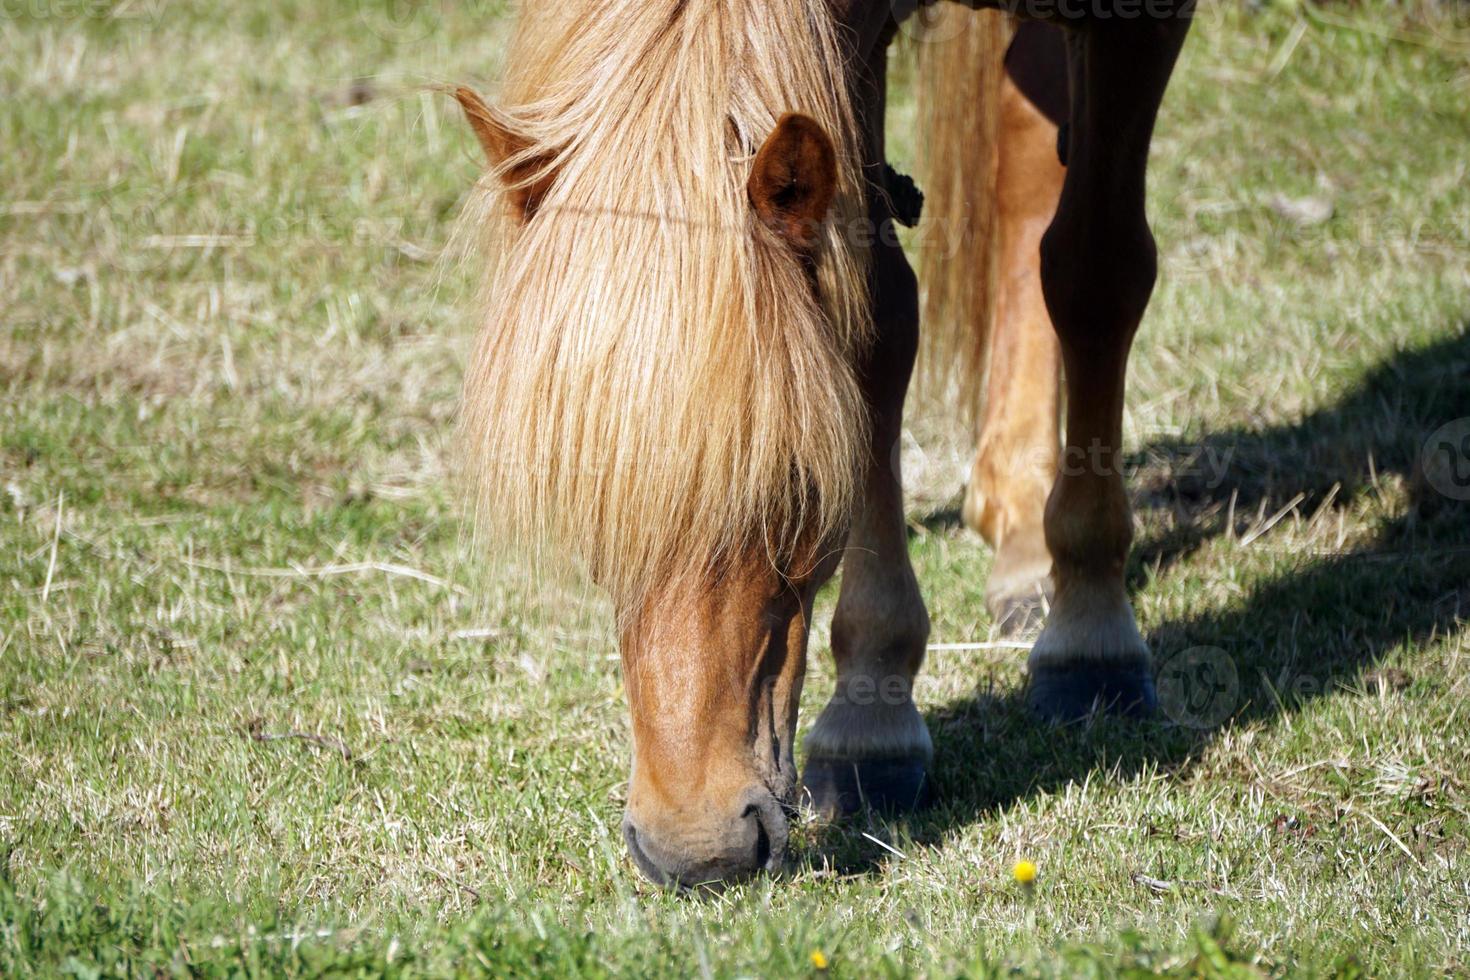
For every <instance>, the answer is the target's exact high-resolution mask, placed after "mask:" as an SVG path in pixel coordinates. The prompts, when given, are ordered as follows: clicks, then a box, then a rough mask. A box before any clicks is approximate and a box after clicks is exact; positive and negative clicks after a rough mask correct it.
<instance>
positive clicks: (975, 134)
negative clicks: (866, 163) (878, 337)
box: [918, 4, 1013, 424]
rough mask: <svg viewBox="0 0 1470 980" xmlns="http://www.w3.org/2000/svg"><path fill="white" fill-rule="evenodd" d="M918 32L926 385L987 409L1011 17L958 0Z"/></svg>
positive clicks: (972, 418) (971, 410)
mask: <svg viewBox="0 0 1470 980" xmlns="http://www.w3.org/2000/svg"><path fill="white" fill-rule="evenodd" d="M926 16H928V18H929V20H928V22H927V24H925V25H924V28H923V32H922V33H921V34H920V35H919V37H918V42H919V43H918V48H919V56H918V108H919V122H920V131H919V140H918V144H919V148H920V153H919V169H920V186H921V187H922V188H923V190H924V217H923V222H922V223H921V225H920V227H919V236H920V241H921V243H922V248H921V250H920V258H919V281H920V283H921V284H922V287H923V290H924V293H923V296H924V298H923V316H922V320H921V322H922V324H923V329H922V331H921V337H922V341H921V345H922V346H921V361H920V363H921V368H920V378H919V380H920V386H921V389H922V390H924V391H925V392H927V393H928V394H930V395H932V396H936V397H937V398H940V399H942V402H941V403H942V404H946V406H949V405H952V404H953V402H952V400H951V399H952V398H954V397H956V396H957V397H958V398H959V400H960V404H961V412H962V414H963V416H964V417H965V418H966V419H967V420H968V421H969V422H971V423H972V424H974V423H975V422H977V420H978V419H979V418H980V409H981V405H982V399H983V397H984V391H985V375H986V364H987V357H988V352H989V346H990V335H991V325H992V322H993V320H994V313H995V295H996V289H997V283H996V252H997V251H998V248H997V242H998V234H997V231H998V228H999V221H998V214H997V206H996V161H997V158H998V157H997V152H996V144H997V137H998V134H999V129H1000V96H1001V82H1002V80H1003V77H1004V72H1005V64H1004V62H1005V52H1006V47H1007V46H1008V45H1009V44H1010V39H1011V34H1012V32H1013V22H1012V20H1011V19H1010V18H1009V17H1008V16H1006V15H1004V14H1002V13H1000V12H998V11H993V10H978V11H977V10H969V9H966V8H964V7H962V6H960V5H959V4H940V5H937V6H936V7H933V8H930V10H929V12H928V14H927V15H926Z"/></svg>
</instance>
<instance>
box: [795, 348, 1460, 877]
mask: <svg viewBox="0 0 1470 980" xmlns="http://www.w3.org/2000/svg"><path fill="white" fill-rule="evenodd" d="M1458 419H1466V420H1467V421H1466V422H1464V423H1461V424H1460V425H1459V426H1458V427H1454V426H1453V425H1452V427H1451V428H1450V429H1448V430H1445V429H1442V428H1441V427H1442V426H1444V425H1445V424H1446V423H1453V422H1454V420H1458ZM1432 433H1434V434H1435V435H1434V437H1433V438H1432V439H1431V434H1432ZM1426 444H1428V447H1429V450H1430V455H1427V456H1421V453H1424V452H1425V450H1426ZM1434 454H1440V455H1438V456H1436V455H1434ZM1421 459H1423V460H1427V461H1428V462H1426V463H1423V464H1421ZM1201 460H1205V461H1209V460H1217V461H1218V460H1225V461H1228V465H1226V466H1224V467H1223V469H1222V468H1220V467H1218V466H1215V467H1211V466H1209V465H1200V464H1201ZM1129 469H1130V485H1131V487H1132V489H1133V492H1134V494H1135V507H1136V509H1137V511H1138V513H1139V515H1140V525H1141V526H1142V528H1143V533H1142V534H1141V535H1140V540H1139V541H1138V542H1137V544H1136V547H1135V549H1134V553H1133V557H1132V559H1131V563H1130V575H1129V580H1130V585H1131V587H1132V588H1134V589H1138V588H1140V587H1144V586H1145V583H1146V582H1147V581H1148V580H1149V579H1151V578H1157V577H1160V576H1165V575H1168V574H1169V573H1170V572H1171V570H1173V567H1174V566H1175V565H1176V564H1178V563H1179V561H1180V560H1181V559H1183V558H1185V557H1187V556H1188V555H1191V554H1193V553H1195V552H1197V551H1199V550H1201V549H1203V548H1206V547H1208V548H1212V549H1215V548H1218V549H1223V551H1222V554H1221V555H1220V557H1219V559H1218V561H1221V562H1226V563H1228V562H1231V561H1233V560H1234V559H1233V558H1232V553H1231V551H1230V549H1242V550H1243V549H1246V548H1252V549H1256V548H1268V549H1273V550H1271V551H1269V552H1268V559H1267V562H1266V564H1267V565H1268V566H1269V567H1270V569H1271V570H1270V571H1268V572H1267V573H1266V577H1265V579H1264V581H1261V582H1260V583H1259V584H1255V585H1252V586H1249V590H1248V592H1247V594H1245V595H1244V596H1243V597H1237V598H1234V599H1231V598H1229V597H1228V596H1227V597H1226V598H1223V599H1222V598H1221V597H1220V596H1219V595H1218V594H1211V595H1210V596H1209V597H1208V598H1202V599H1201V600H1199V603H1200V606H1201V608H1200V610H1199V612H1198V613H1192V614H1188V615H1185V616H1182V617H1179V618H1175V619H1171V620H1168V621H1165V622H1163V623H1160V624H1158V625H1156V626H1155V627H1154V628H1153V629H1152V630H1151V631H1150V632H1149V635H1148V640H1149V644H1150V647H1151V649H1152V650H1153V652H1154V656H1155V663H1156V666H1157V669H1158V671H1159V673H1158V677H1159V685H1160V700H1161V702H1162V703H1163V705H1164V708H1165V711H1164V713H1163V714H1164V717H1161V718H1160V719H1159V720H1158V721H1152V722H1146V723H1136V722H1126V721H1121V720H1117V719H1112V718H1094V719H1091V720H1089V721H1086V722H1082V723H1079V724H1076V725H1071V726H1064V727H1061V728H1056V727H1049V726H1047V725H1044V724H1043V723H1041V722H1039V721H1037V720H1035V719H1034V718H1033V717H1032V716H1030V715H1029V714H1028V712H1027V710H1026V708H1025V705H1024V703H1023V692H1022V691H1021V690H1020V689H1019V688H1018V687H1017V686H1016V685H1015V684H1014V683H1013V680H1012V679H1011V678H1013V677H1014V674H1013V672H1010V671H1007V672H1006V673H1007V675H1008V676H1007V679H1006V680H1005V681H1003V682H1002V681H1001V680H1000V679H999V678H998V677H997V676H996V674H995V672H994V670H992V671H991V672H989V673H987V674H986V675H984V676H982V677H980V678H978V682H977V684H976V686H975V688H974V689H973V690H972V691H971V693H970V694H968V695H967V696H965V697H962V698H959V699H956V700H953V701H951V702H949V703H946V704H942V705H938V706H936V707H933V708H930V709H929V710H928V711H927V712H926V718H925V720H926V721H927V722H928V725H929V730H930V732H931V734H932V735H933V738H934V744H935V763H934V769H933V772H932V776H931V779H932V786H931V789H932V793H933V800H934V802H933V804H932V805H931V806H930V807H929V808H927V809H926V810H924V811H921V812H920V813H919V814H917V815H915V816H913V817H911V818H909V819H908V822H907V827H906V832H907V834H908V836H909V837H910V838H911V839H912V840H914V841H915V842H916V843H919V844H921V845H923V844H938V843H940V842H942V841H943V840H945V839H946V838H948V837H950V836H951V835H952V834H953V833H955V832H956V831H958V830H960V829H962V828H964V827H966V826H968V825H970V824H973V823H975V822H977V821H979V820H982V819H985V818H987V817H988V816H990V815H992V814H994V813H996V812H998V811H1000V810H1002V809H1004V808H1005V807H1007V806H1008V805H1010V804H1011V803H1013V802H1016V801H1018V800H1020V799H1024V798H1026V797H1029V796H1031V795H1034V794H1037V793H1042V792H1046V793H1049V792H1052V791H1054V790H1057V789H1059V788H1061V787H1063V786H1065V785H1067V784H1069V783H1074V782H1081V781H1084V780H1086V779H1088V778H1090V777H1098V778H1108V779H1117V778H1124V779H1126V778H1129V777H1130V776H1134V775H1137V774H1139V773H1142V772H1145V771H1149V770H1156V771H1158V772H1162V773H1176V774H1177V773H1182V772H1186V771H1187V770H1188V769H1189V768H1190V767H1191V766H1192V765H1193V764H1194V763H1195V762H1196V761H1197V760H1198V759H1199V758H1200V756H1201V753H1202V752H1203V750H1204V749H1205V748H1206V747H1207V746H1208V745H1209V744H1210V742H1211V741H1212V740H1213V739H1214V738H1215V737H1216V735H1217V734H1218V732H1219V731H1220V728H1221V727H1222V726H1224V725H1237V726H1238V725H1246V726H1248V725H1254V724H1260V723H1268V724H1269V723H1271V722H1272V721H1274V720H1275V719H1277V718H1278V717H1281V716H1289V715H1290V714H1292V713H1293V712H1295V711H1297V710H1298V709H1299V708H1301V707H1302V706H1304V705H1306V704H1308V703H1310V702H1311V701H1313V700H1314V699H1316V698H1322V697H1358V696H1364V695H1365V694H1366V693H1371V692H1373V691H1375V690H1376V689H1377V688H1379V687H1380V686H1384V685H1386V686H1389V687H1391V688H1394V689H1405V696H1407V697H1411V698H1412V697H1414V696H1415V695H1416V693H1424V692H1425V691H1427V690H1429V689H1432V687H1433V686H1435V685H1440V684H1446V683H1451V681H1450V680H1449V679H1447V678H1443V677H1414V676H1412V675H1410V674H1408V673H1406V672H1405V671H1403V670H1401V669H1399V668H1397V667H1394V666H1392V665H1391V664H1390V663H1389V661H1392V660H1393V659H1394V656H1393V654H1394V652H1395V651H1396V650H1398V649H1400V648H1403V647H1406V646H1408V647H1413V646H1417V645H1420V644H1423V643H1426V642H1429V641H1431V640H1432V639H1433V638H1434V637H1436V636H1441V635H1444V634H1445V633H1446V632H1453V631H1456V630H1458V629H1461V628H1463V626H1464V624H1465V622H1466V619H1467V618H1470V503H1466V502H1465V501H1466V499H1467V498H1470V327H1467V326H1461V327H1460V329H1459V330H1458V332H1457V333H1455V334H1454V335H1453V336H1450V337H1448V338H1446V339H1444V340H1440V341H1438V342H1435V343H1433V344H1431V345H1429V346H1427V347H1423V348H1418V349H1414V350H1409V351H1403V352H1400V353H1397V354H1395V355H1394V356H1392V357H1390V358H1389V359H1387V360H1386V361H1384V362H1383V363H1381V364H1380V365H1379V366H1378V367H1376V368H1375V369H1373V370H1372V371H1371V372H1370V373H1369V374H1368V375H1367V376H1366V377H1365V378H1364V379H1363V382H1362V383H1361V384H1360V385H1358V386H1357V387H1355V388H1353V389H1352V390H1351V391H1349V392H1347V393H1346V394H1345V395H1344V396H1343V397H1341V398H1340V399H1338V400H1337V401H1336V402H1335V403H1334V404H1332V405H1330V406H1329V407H1327V408H1324V409H1322V410H1320V411H1316V412H1313V413H1311V414H1309V415H1307V416H1306V417H1304V418H1302V419H1301V420H1300V421H1299V422H1295V423H1292V424H1287V425H1280V426H1273V427H1269V428H1264V429H1260V430H1254V429H1248V428H1237V429H1230V430H1226V431H1223V432H1219V433H1215V434H1211V435H1209V436H1207V437H1205V438H1204V439H1203V440H1202V441H1199V442H1192V443H1191V442H1183V441H1159V442H1155V443H1153V444H1150V445H1147V446H1145V447H1143V448H1142V449H1141V450H1139V451H1138V452H1137V453H1135V454H1133V455H1132V457H1131V459H1130V465H1129ZM1426 471H1427V472H1426ZM1446 489H1448V493H1446V492H1445V490H1446ZM1405 491H1406V492H1405ZM1405 497H1407V500H1408V504H1407V506H1405V505H1404V500H1405ZM1284 510H1289V513H1287V514H1283V515H1282V516H1281V517H1280V518H1279V519H1280V520H1282V521H1292V520H1302V521H1314V522H1317V523H1314V524H1312V525H1311V527H1312V529H1313V533H1312V534H1311V536H1310V539H1311V540H1312V541H1313V542H1314V546H1313V547H1312V548H1311V549H1310V550H1308V551H1306V552H1302V551H1296V552H1293V551H1290V550H1287V549H1284V548H1273V546H1272V545H1271V544H1270V540H1271V539H1270V535H1269V531H1267V532H1265V533H1257V532H1259V531H1260V530H1261V529H1262V528H1268V527H1269V526H1271V520H1272V518H1273V517H1277V515H1279V514H1282V512H1283V511H1284ZM1344 510H1349V511H1351V513H1352V514H1353V515H1354V519H1353V521H1351V522H1347V523H1344V524H1340V523H1339V517H1340V516H1341V515H1342V512H1343V511H1344ZM1292 515H1299V516H1292ZM1365 520H1366V521H1367V522H1368V523H1369V524H1370V525H1371V531H1369V532H1367V533H1356V534H1352V535H1349V536H1345V537H1340V534H1341V532H1340V531H1339V530H1338V529H1339V528H1340V527H1348V526H1350V525H1351V526H1356V527H1361V525H1362V523H1363V522H1364V521H1365ZM1253 536H1254V538H1255V540H1254V541H1253V540H1252V538H1253ZM1298 537H1299V536H1298ZM1316 542H1320V543H1321V546H1320V547H1318V546H1317V545H1316V544H1315V543H1316ZM1249 557H1250V561H1251V562H1252V567H1253V568H1259V567H1260V565H1261V559H1260V558H1258V557H1257V556H1255V555H1252V556H1249ZM862 819H863V818H861V817H860V818H858V820H859V821H860V822H861V821H862ZM867 829H869V830H872V829H875V828H874V827H868V828H867ZM818 846H819V848H820V849H821V850H822V852H823V853H824V854H825V856H826V858H827V860H828V861H829V862H830V863H831V864H832V865H834V866H835V868H836V869H837V870H839V871H841V872H844V873H856V874H861V873H866V872H869V871H873V870H875V869H877V868H879V867H880V866H881V865H882V864H883V863H884V862H885V861H886V859H887V854H886V852H885V851H884V850H883V849H881V847H879V846H878V845H875V844H872V843H870V842H869V841H868V840H867V839H866V838H864V837H862V835H861V834H857V833H854V832H853V826H852V825H849V826H848V827H846V828H841V827H839V828H834V830H833V833H832V836H830V837H828V838H826V839H825V840H823V841H820V842H818Z"/></svg>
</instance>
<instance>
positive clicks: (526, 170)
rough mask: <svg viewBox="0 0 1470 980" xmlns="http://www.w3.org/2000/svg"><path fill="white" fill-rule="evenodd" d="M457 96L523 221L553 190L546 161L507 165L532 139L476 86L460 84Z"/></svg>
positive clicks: (491, 165) (476, 136)
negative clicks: (512, 122)
mask: <svg viewBox="0 0 1470 980" xmlns="http://www.w3.org/2000/svg"><path fill="white" fill-rule="evenodd" d="M454 98H455V99H456V100H457V101H458V102H459V105H460V108H462V109H463V110H464V114H465V118H466V119H467V120H469V124H470V129H472V130H474V131H475V138H476V139H477V140H479V141H480V148H481V149H483V150H484V151H485V158H486V159H487V160H489V161H490V167H491V169H494V170H498V171H500V179H501V181H502V182H503V183H504V184H505V189H506V193H507V195H508V196H509V198H510V202H511V205H512V206H513V207H514V208H515V209H516V213H517V214H519V215H520V218H521V220H522V221H525V220H527V219H529V218H530V217H531V216H532V215H534V214H535V213H536V209H537V208H539V207H540V206H541V199H542V198H543V197H545V196H546V192H547V191H548V190H550V189H551V180H552V175H551V173H550V172H549V170H548V168H547V166H546V160H545V159H543V158H534V159H531V160H526V161H524V162H521V163H517V164H515V165H513V166H511V167H508V168H507V167H506V162H507V161H508V160H510V159H511V158H512V157H515V156H517V155H518V154H522V153H524V152H525V151H526V149H527V148H528V147H530V145H531V141H530V140H529V139H527V138H526V137H524V136H522V135H521V134H520V133H517V132H516V131H515V130H514V129H512V128H511V127H510V125H509V124H508V123H507V122H506V121H505V119H504V118H503V117H502V116H501V115H500V114H499V113H497V112H496V111H495V110H493V109H491V108H490V106H488V105H486V103H485V100H484V99H482V98H480V96H479V95H478V94H476V93H475V91H474V90H473V89H470V88H466V87H465V86H463V85H461V86H459V87H458V88H456V89H455V90H454Z"/></svg>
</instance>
